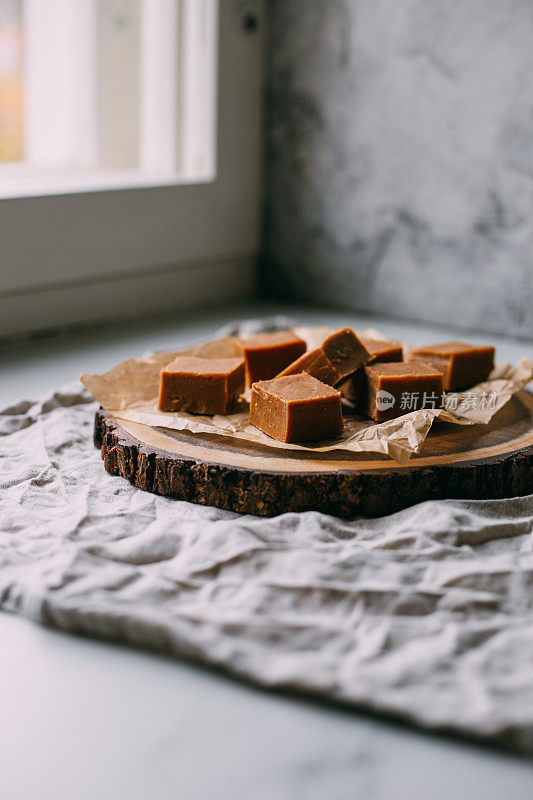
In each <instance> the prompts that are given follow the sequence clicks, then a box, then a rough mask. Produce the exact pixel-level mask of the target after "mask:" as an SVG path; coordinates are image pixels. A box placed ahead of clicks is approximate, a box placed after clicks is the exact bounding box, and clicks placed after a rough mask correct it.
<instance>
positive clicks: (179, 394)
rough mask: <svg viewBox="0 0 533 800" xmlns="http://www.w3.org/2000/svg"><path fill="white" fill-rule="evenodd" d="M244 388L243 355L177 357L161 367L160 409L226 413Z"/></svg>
mask: <svg viewBox="0 0 533 800" xmlns="http://www.w3.org/2000/svg"><path fill="white" fill-rule="evenodd" d="M243 391H244V360H243V359H242V358H197V357H196V356H178V357H177V358H175V359H174V361H171V362H170V364H167V366H166V367H165V368H164V369H162V370H161V384H160V388H159V402H158V408H159V410H160V411H189V412H190V413H192V414H227V413H229V411H230V410H231V408H232V406H233V405H234V404H235V402H236V400H237V399H238V397H239V395H240V394H241V393H242V392H243Z"/></svg>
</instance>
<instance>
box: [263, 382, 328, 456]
mask: <svg viewBox="0 0 533 800" xmlns="http://www.w3.org/2000/svg"><path fill="white" fill-rule="evenodd" d="M250 422H251V423H252V425H255V426H256V427H257V428H259V429H260V430H262V431H264V432H265V433H267V434H268V435H269V436H272V437H273V438H274V439H278V441H280V442H307V441H312V440H317V439H336V438H338V437H339V436H340V435H341V434H342V432H343V429H344V426H343V421H342V410H341V395H340V392H338V391H337V390H336V389H333V388H332V387H331V386H328V385H327V384H325V383H321V382H320V381H319V380H317V379H316V378H313V377H312V376H311V375H308V374H307V373H305V372H302V373H299V374H298V375H287V376H286V377H283V378H274V379H273V380H270V381H258V382H257V383H254V384H253V386H252V397H251V402H250Z"/></svg>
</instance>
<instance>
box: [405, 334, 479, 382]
mask: <svg viewBox="0 0 533 800" xmlns="http://www.w3.org/2000/svg"><path fill="white" fill-rule="evenodd" d="M411 359H415V360H416V361H425V362H426V363H427V364H431V365H432V366H433V367H436V368H437V369H440V371H441V372H442V373H443V375H444V391H446V392H454V391H457V390H460V389H468V387H469V386H474V385H475V384H476V383H481V382H482V381H486V380H487V378H488V377H489V374H490V373H491V372H492V370H493V369H494V347H479V346H476V345H472V344H466V343H465V342H444V343H443V344H434V345H431V346H430V347H418V348H417V349H416V350H412V351H411V353H410V355H409V360H411Z"/></svg>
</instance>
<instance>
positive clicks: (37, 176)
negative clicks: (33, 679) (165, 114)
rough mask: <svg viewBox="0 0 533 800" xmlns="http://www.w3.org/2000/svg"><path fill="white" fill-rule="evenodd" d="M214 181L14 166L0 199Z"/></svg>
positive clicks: (6, 171) (0, 174)
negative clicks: (30, 168)
mask: <svg viewBox="0 0 533 800" xmlns="http://www.w3.org/2000/svg"><path fill="white" fill-rule="evenodd" d="M214 179H215V175H214V174H206V175H202V176H198V175H195V176H193V177H191V176H186V175H184V174H182V173H165V174H158V173H148V172H142V171H140V170H138V169H127V170H86V171H82V170H80V171H72V170H53V171H52V170H50V171H46V170H40V171H37V170H31V171H30V170H29V169H27V168H26V167H24V166H21V165H20V164H13V165H8V166H3V167H1V168H0V200H3V199H8V198H17V197H45V196H48V195H63V194H81V193H83V192H107V191H116V190H120V189H146V188H155V187H158V186H189V185H192V184H205V183H211V182H212V181H214Z"/></svg>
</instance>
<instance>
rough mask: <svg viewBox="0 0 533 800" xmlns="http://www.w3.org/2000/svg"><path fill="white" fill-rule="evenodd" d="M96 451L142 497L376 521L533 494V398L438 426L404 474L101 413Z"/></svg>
mask: <svg viewBox="0 0 533 800" xmlns="http://www.w3.org/2000/svg"><path fill="white" fill-rule="evenodd" d="M94 442H95V445H96V446H97V447H99V448H101V452H102V458H103V460H104V465H105V468H106V470H107V471H108V472H110V473H112V474H113V475H121V476H122V477H124V478H126V479H127V480H128V481H129V482H130V483H132V484H133V485H134V486H137V487H138V488H139V489H143V490H145V491H148V492H154V493H155V494H160V495H168V496H171V497H176V498H179V499H182V500H189V501H191V502H193V503H201V504H202V505H209V506H217V507H219V508H224V509H228V510H230V511H237V512H241V513H249V514H259V515H262V516H273V515H275V514H281V513H283V512H286V511H323V512H325V513H328V514H333V515H335V516H338V517H345V518H346V517H352V516H355V515H358V514H362V515H366V516H379V515H383V514H389V513H391V512H393V511H397V510H399V509H401V508H406V507H407V506H410V505H413V504H414V503H419V502H421V501H422V500H431V499H439V498H466V499H483V498H499V497H515V496H519V495H525V494H529V493H531V492H533V395H531V394H530V393H529V392H527V391H522V392H519V393H518V394H517V395H515V396H514V397H513V398H512V400H510V401H509V403H507V405H506V406H504V408H502V409H501V410H500V411H499V412H498V414H496V416H495V417H494V418H493V420H492V421H491V422H490V424H488V425H472V426H454V425H449V424H447V423H444V422H442V423H436V424H435V425H433V428H432V430H431V431H430V433H429V435H428V437H427V439H426V442H425V443H424V446H423V449H422V451H421V452H420V454H418V455H415V456H413V457H412V459H411V461H410V462H409V464H407V465H406V466H400V465H398V464H396V463H395V462H394V461H392V460H391V459H390V458H388V457H387V456H381V455H378V454H374V453H350V452H347V451H337V452H327V453H318V452H313V451H308V450H306V451H301V450H294V451H287V450H282V449H275V448H268V447H264V446H261V445H259V444H255V443H252V442H238V441H236V440H234V439H231V438H229V437H227V436H212V435H199V434H192V433H190V432H187V431H173V430H169V429H167V428H151V427H149V426H147V425H142V424H139V423H133V422H125V421H122V420H120V421H118V420H117V419H115V418H114V417H112V416H111V415H110V414H108V413H107V412H105V411H103V410H100V411H98V412H97V414H96V420H95V431H94Z"/></svg>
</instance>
